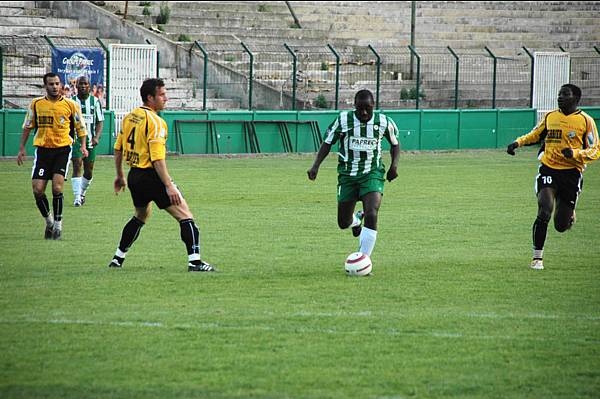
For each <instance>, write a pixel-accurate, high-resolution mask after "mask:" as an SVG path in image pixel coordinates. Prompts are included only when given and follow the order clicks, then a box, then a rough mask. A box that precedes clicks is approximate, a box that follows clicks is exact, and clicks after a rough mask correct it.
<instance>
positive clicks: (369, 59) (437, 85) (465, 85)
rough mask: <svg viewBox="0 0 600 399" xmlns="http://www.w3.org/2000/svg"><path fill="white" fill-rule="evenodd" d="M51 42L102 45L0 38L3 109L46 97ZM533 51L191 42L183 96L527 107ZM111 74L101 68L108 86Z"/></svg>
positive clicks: (587, 86)
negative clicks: (362, 98) (360, 97)
mask: <svg viewBox="0 0 600 399" xmlns="http://www.w3.org/2000/svg"><path fill="white" fill-rule="evenodd" d="M52 45H54V46H56V47H103V46H102V44H101V42H99V41H97V40H93V39H78V38H68V37H50V38H45V37H20V36H11V37H0V49H1V53H0V56H1V58H2V60H1V62H0V66H1V67H2V71H1V73H0V76H1V85H0V104H1V105H2V106H3V107H7V108H24V107H26V106H27V105H28V103H29V102H30V101H31V98H32V97H34V96H37V95H43V84H42V79H41V78H42V76H43V75H44V73H46V72H48V71H49V70H50V68H51V59H50V53H51V46H52ZM105 50H106V49H105ZM544 50H546V49H544ZM535 51H537V49H531V48H530V49H527V48H523V51H521V52H519V53H516V54H515V55H512V56H510V57H506V56H499V55H497V54H496V53H495V51H494V49H490V48H487V47H486V48H483V49H475V50H466V49H460V50H458V49H452V48H449V47H438V48H417V49H414V48H411V47H410V46H407V47H385V48H373V47H372V46H347V47H344V48H335V47H334V46H332V45H328V44H325V45H322V46H288V45H286V44H281V45H273V46H251V45H247V44H245V43H241V42H240V43H235V44H219V45H215V44H206V45H203V44H202V43H199V42H196V43H195V45H194V47H193V48H192V49H191V50H190V54H191V56H192V65H193V68H192V70H193V73H194V77H195V78H196V82H197V84H195V85H194V89H193V95H192V97H194V98H192V99H190V100H191V103H193V104H194V106H196V107H197V108H198V109H200V108H201V109H203V110H207V109H220V108H221V105H222V104H223V102H225V101H227V102H228V106H227V108H237V109H293V110H304V109H312V110H314V109H349V108H352V106H353V99H354V94H355V93H356V91H358V90H360V89H365V88H366V89H369V90H371V91H372V92H373V93H374V95H375V97H376V106H377V107H378V108H380V109H402V108H414V109H418V108H426V109H444V108H525V107H530V106H531V95H532V93H531V87H532V80H533V73H532V70H533V68H532V65H533V55H532V54H533V53H534V52H535ZM553 51H558V49H553ZM570 55H571V82H572V83H574V84H576V85H578V86H580V87H581V88H582V90H583V98H582V103H581V105H584V106H585V105H594V104H597V103H598V101H599V99H600V49H598V48H596V47H594V48H593V49H574V50H571V51H570ZM105 57H106V52H105ZM106 61H108V60H106ZM105 65H106V66H107V67H108V65H107V64H106V63H105ZM109 80H110V76H109V74H107V75H106V76H105V82H106V86H107V87H108V83H109ZM107 97H108V93H107ZM200 99H201V100H200Z"/></svg>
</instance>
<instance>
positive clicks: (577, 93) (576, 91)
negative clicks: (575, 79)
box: [562, 83, 581, 101]
mask: <svg viewBox="0 0 600 399" xmlns="http://www.w3.org/2000/svg"><path fill="white" fill-rule="evenodd" d="M562 87H568V88H569V89H571V93H573V95H574V96H575V97H577V101H579V100H581V89H580V88H579V87H577V86H575V85H574V84H571V83H567V84H566V85H562Z"/></svg>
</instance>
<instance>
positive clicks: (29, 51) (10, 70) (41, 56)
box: [0, 36, 106, 108]
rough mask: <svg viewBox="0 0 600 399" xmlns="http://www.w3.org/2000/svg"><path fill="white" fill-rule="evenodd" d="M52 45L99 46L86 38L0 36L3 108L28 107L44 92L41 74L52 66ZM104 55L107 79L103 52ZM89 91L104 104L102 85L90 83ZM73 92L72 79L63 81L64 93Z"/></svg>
mask: <svg viewBox="0 0 600 399" xmlns="http://www.w3.org/2000/svg"><path fill="white" fill-rule="evenodd" d="M51 43H52V44H51ZM52 45H54V46H55V47H66V48H101V46H100V45H99V43H98V42H97V41H96V40H93V39H86V38H70V37H62V36H61V37H52V36H47V37H44V36H37V37H35V36H0V49H1V50H2V53H1V56H2V60H1V64H2V74H1V87H2V92H1V93H0V98H1V99H2V107H3V108H27V107H28V106H29V104H30V103H31V100H32V99H33V98H35V97H39V96H43V95H45V94H46V92H45V90H44V82H43V76H44V75H45V74H46V73H48V72H51V70H52ZM104 57H105V61H104V65H105V69H104V73H105V77H104V82H106V53H104ZM92 93H93V94H94V95H96V96H97V97H99V98H100V99H101V100H102V102H103V104H104V100H105V98H104V87H93V88H92ZM74 94H76V91H75V82H63V95H65V96H71V95H74Z"/></svg>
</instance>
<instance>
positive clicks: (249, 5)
mask: <svg viewBox="0 0 600 399" xmlns="http://www.w3.org/2000/svg"><path fill="white" fill-rule="evenodd" d="M148 3H150V6H149V7H148V8H149V9H150V11H151V12H153V11H154V10H160V7H161V5H162V4H163V2H160V1H150V2H148ZM167 4H168V5H169V8H170V9H171V11H173V10H188V11H189V10H192V11H211V10H214V11H220V10H229V11H230V12H231V11H233V12H237V13H252V12H261V13H265V14H267V13H271V12H276V13H285V12H288V9H287V7H286V5H285V4H284V3H283V2H278V1H270V2H269V1H262V2H257V1H244V2H234V1H231V2H225V1H199V2H191V1H169V2H167ZM132 6H133V7H136V6H134V5H133V4H132ZM105 7H107V8H109V9H113V10H114V9H117V10H119V11H121V12H123V11H124V10H125V4H124V2H122V1H106V2H105ZM137 7H141V8H142V9H143V8H144V6H140V5H139V3H138V4H137ZM260 10H263V11H260ZM128 12H129V7H128Z"/></svg>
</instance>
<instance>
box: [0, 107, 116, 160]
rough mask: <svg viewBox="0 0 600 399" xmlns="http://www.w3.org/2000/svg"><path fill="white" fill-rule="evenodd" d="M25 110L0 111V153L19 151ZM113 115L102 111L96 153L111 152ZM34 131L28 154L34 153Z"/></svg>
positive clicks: (11, 153) (27, 149) (30, 136)
mask: <svg viewBox="0 0 600 399" xmlns="http://www.w3.org/2000/svg"><path fill="white" fill-rule="evenodd" d="M25 113H26V111H25V110H20V109H16V110H12V109H6V110H3V111H2V112H0V118H1V119H0V121H1V122H0V126H1V127H2V132H1V135H2V140H0V146H1V152H0V153H1V154H2V155H4V156H16V155H17V153H18V152H19V143H20V142H21V134H22V133H23V127H22V126H23V120H24V119H25ZM114 127H115V116H114V113H113V112H112V111H105V113H104V127H103V129H102V137H101V139H100V143H99V144H98V147H97V149H96V154H97V155H107V154H112V153H113V150H112V148H113V145H114V143H115V139H114ZM34 136H35V131H32V132H31V134H30V135H29V138H28V140H27V145H26V146H25V151H26V152H27V155H28V156H33V155H34V150H35V148H34V147H33V137H34Z"/></svg>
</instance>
